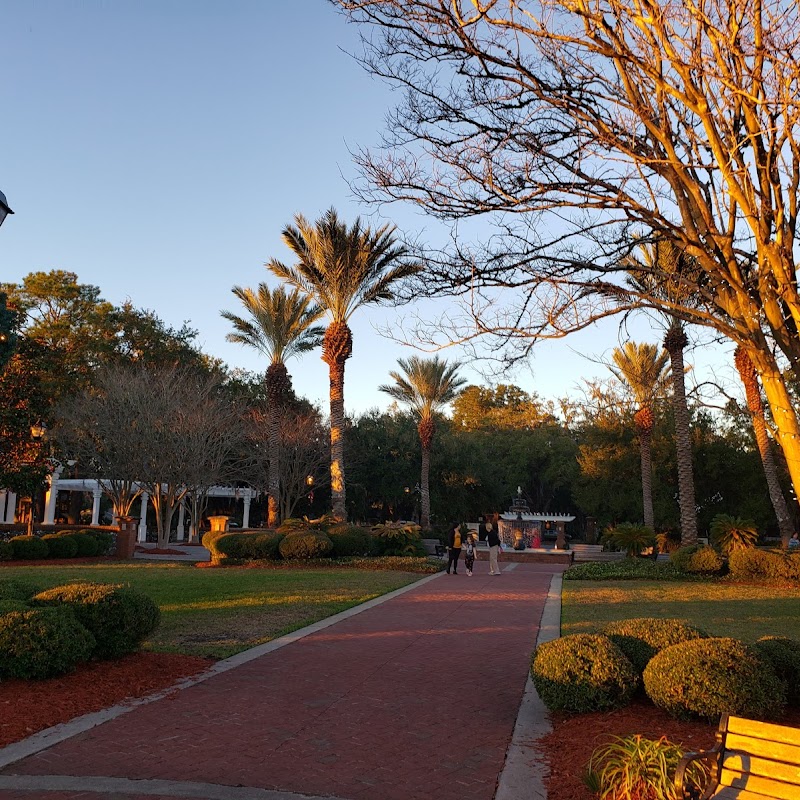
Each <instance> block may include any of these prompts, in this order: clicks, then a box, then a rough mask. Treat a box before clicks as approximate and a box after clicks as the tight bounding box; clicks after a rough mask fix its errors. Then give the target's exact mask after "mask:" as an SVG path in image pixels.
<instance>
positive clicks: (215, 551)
mask: <svg viewBox="0 0 800 800" xmlns="http://www.w3.org/2000/svg"><path fill="white" fill-rule="evenodd" d="M282 539H283V535H282V534H280V533H276V532H274V531H265V532H263V533H225V534H223V535H222V536H218V537H216V538H215V539H213V540H212V541H211V547H210V548H209V550H211V557H212V558H213V559H214V560H215V561H222V560H224V559H231V560H253V559H271V560H277V559H279V558H280V557H281V556H280V551H279V546H280V543H281V540H282Z"/></svg>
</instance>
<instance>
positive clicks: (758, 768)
mask: <svg viewBox="0 0 800 800" xmlns="http://www.w3.org/2000/svg"><path fill="white" fill-rule="evenodd" d="M722 769H723V770H730V771H731V772H732V773H737V774H738V775H741V774H745V775H756V776H758V777H761V778H771V779H772V780H774V781H776V782H778V783H788V784H790V785H791V786H797V787H800V765H798V764H784V763H782V762H780V761H777V760H775V759H771V758H758V757H757V756H753V755H751V754H750V753H747V754H743V753H731V752H730V751H728V750H726V751H725V757H724V759H723V761H722ZM721 782H722V783H726V781H721ZM798 796H800V792H798Z"/></svg>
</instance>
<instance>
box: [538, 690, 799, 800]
mask: <svg viewBox="0 0 800 800" xmlns="http://www.w3.org/2000/svg"><path fill="white" fill-rule="evenodd" d="M550 718H551V721H552V723H553V730H552V731H551V732H550V733H549V734H548V735H547V736H545V737H544V738H543V739H540V740H539V743H538V749H540V750H541V752H542V754H543V755H544V757H545V759H546V761H547V763H548V764H549V767H550V776H549V778H548V779H547V780H546V786H547V798H548V800H595V796H594V795H593V794H592V793H591V792H590V791H589V789H587V788H586V786H584V785H583V782H582V780H581V778H582V776H583V774H584V771H585V768H586V764H587V763H588V762H589V759H590V757H591V755H592V751H593V750H595V749H596V748H597V747H599V746H600V745H602V744H605V743H607V742H608V741H609V740H610V739H611V738H612V737H614V736H628V735H630V734H637V733H638V734H641V735H642V736H644V737H646V738H648V739H659V738H661V737H662V736H666V737H667V738H668V739H669V740H670V741H672V742H675V743H676V744H680V745H682V746H683V749H684V750H686V751H694V750H705V749H707V748H709V747H711V746H712V745H713V744H714V734H715V732H716V730H717V725H716V724H708V723H704V722H681V721H678V720H675V719H673V718H672V717H670V716H669V715H668V714H667V713H666V712H665V711H661V710H660V709H658V708H656V707H655V706H653V705H652V704H651V703H649V702H648V701H647V700H645V699H641V700H636V701H635V702H634V703H633V704H631V705H630V706H628V707H627V708H623V709H619V710H618V711H608V712H597V713H594V714H577V715H575V716H567V715H566V714H563V713H559V712H551V713H550ZM777 721H778V722H779V723H780V724H782V725H792V726H794V727H800V709H792V710H791V711H789V712H787V714H786V716H785V717H784V718H783V719H781V720H777Z"/></svg>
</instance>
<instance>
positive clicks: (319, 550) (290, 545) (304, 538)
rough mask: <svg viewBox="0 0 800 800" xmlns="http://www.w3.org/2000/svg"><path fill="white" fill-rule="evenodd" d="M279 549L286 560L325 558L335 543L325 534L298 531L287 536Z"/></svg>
mask: <svg viewBox="0 0 800 800" xmlns="http://www.w3.org/2000/svg"><path fill="white" fill-rule="evenodd" d="M279 548H280V552H281V555H282V556H283V557H284V558H302V559H308V558H325V557H326V556H328V555H330V553H331V551H332V550H333V542H332V541H331V540H330V538H329V537H328V535H327V534H325V533H321V532H320V533H317V532H315V531H298V532H297V533H290V534H289V535H288V536H285V537H284V538H283V540H282V541H281V543H280V545H279Z"/></svg>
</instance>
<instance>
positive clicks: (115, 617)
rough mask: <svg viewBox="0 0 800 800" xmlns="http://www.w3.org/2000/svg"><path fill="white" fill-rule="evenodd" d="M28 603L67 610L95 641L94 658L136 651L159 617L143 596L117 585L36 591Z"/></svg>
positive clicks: (95, 585) (69, 585)
mask: <svg viewBox="0 0 800 800" xmlns="http://www.w3.org/2000/svg"><path fill="white" fill-rule="evenodd" d="M32 602H33V604H34V605H36V606H68V607H69V608H71V609H72V610H73V611H74V612H75V616H76V617H77V619H78V621H79V622H80V623H81V624H82V625H84V626H85V627H86V628H87V629H88V630H89V631H90V632H91V633H92V634H93V636H94V638H95V639H96V640H97V644H96V647H95V650H94V655H95V656H97V657H98V658H118V657H119V656H121V655H124V654H125V653H132V652H134V651H136V650H138V649H139V645H140V644H141V643H142V641H144V639H145V638H146V637H147V636H148V635H149V634H151V633H152V632H153V631H154V630H155V629H156V628H157V627H158V623H159V621H160V616H161V614H160V611H159V609H158V606H157V605H156V604H155V603H154V602H153V601H152V600H151V599H150V598H149V597H148V596H147V595H146V594H144V593H142V592H140V591H138V590H137V589H132V588H131V587H129V586H122V585H121V584H105V583H69V584H66V585H65V586H57V587H55V588H54V589H48V590H46V591H44V592H39V594H37V595H34V597H33V601H32Z"/></svg>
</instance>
